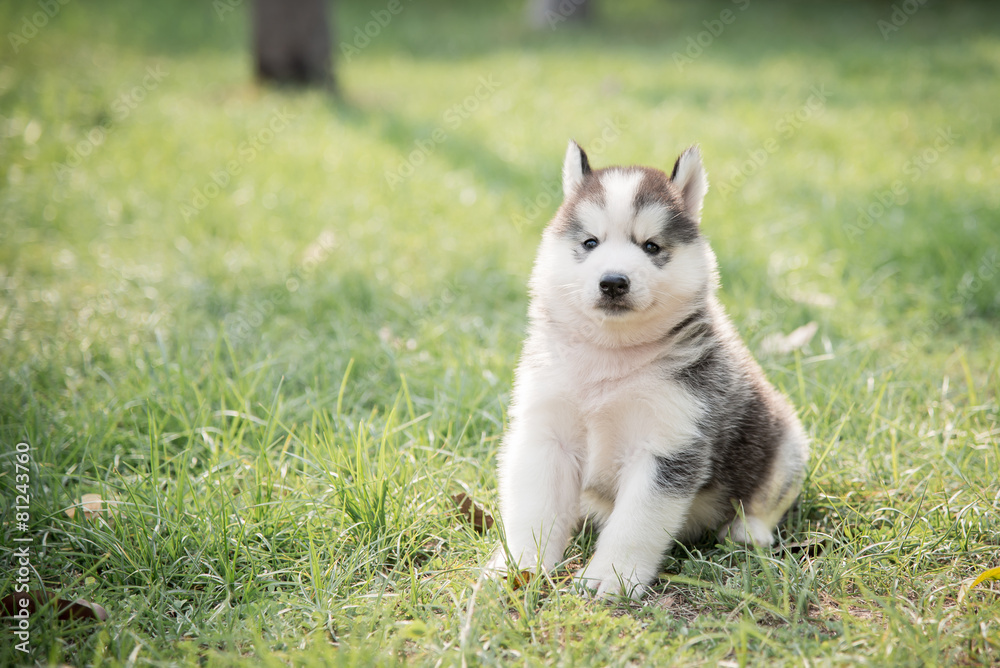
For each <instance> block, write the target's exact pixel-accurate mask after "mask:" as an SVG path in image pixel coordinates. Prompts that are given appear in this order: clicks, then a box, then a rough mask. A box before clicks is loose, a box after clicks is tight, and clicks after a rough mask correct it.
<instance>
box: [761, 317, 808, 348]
mask: <svg viewBox="0 0 1000 668" xmlns="http://www.w3.org/2000/svg"><path fill="white" fill-rule="evenodd" d="M817 331H819V325H818V324H817V323H816V322H815V321H813V322H810V323H808V324H805V325H802V326H801V327H799V328H798V329H795V330H792V331H791V332H789V333H788V334H787V335H786V334H781V333H775V334H769V335H768V336H766V337H764V340H763V341H761V342H760V351H761V352H762V353H764V354H765V355H783V354H786V353H790V352H792V351H793V350H799V349H800V348H804V347H806V346H807V345H808V344H809V342H810V341H812V338H813V337H814V336H816V332H817Z"/></svg>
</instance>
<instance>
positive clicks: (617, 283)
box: [601, 274, 628, 298]
mask: <svg viewBox="0 0 1000 668" xmlns="http://www.w3.org/2000/svg"><path fill="white" fill-rule="evenodd" d="M601 292H603V293H604V294H606V295H607V296H609V297H612V298H614V297H621V296H622V295H626V294H628V276H625V275H623V274H604V276H602V277H601Z"/></svg>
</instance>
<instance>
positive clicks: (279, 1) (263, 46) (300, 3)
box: [253, 0, 334, 88]
mask: <svg viewBox="0 0 1000 668" xmlns="http://www.w3.org/2000/svg"><path fill="white" fill-rule="evenodd" d="M253 33H254V60H255V64H256V68H257V77H258V78H259V79H261V80H263V81H274V82H278V83H293V84H319V85H322V86H326V87H329V88H333V87H334V77H333V60H332V56H331V53H330V28H329V23H328V19H327V12H326V3H325V2H324V0H256V1H255V2H254V12H253Z"/></svg>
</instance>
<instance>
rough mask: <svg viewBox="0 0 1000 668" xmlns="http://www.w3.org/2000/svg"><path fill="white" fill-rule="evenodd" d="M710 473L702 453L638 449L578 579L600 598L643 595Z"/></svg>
mask: <svg viewBox="0 0 1000 668" xmlns="http://www.w3.org/2000/svg"><path fill="white" fill-rule="evenodd" d="M706 475H707V462H706V461H705V460H704V458H703V457H702V456H701V455H700V453H697V452H694V451H691V452H680V453H673V454H671V455H666V456H663V455H654V454H652V453H650V452H638V453H637V454H636V457H635V458H634V459H633V460H632V461H631V462H630V463H629V464H628V465H627V466H626V467H625V468H623V470H622V472H621V478H620V480H619V486H618V494H617V496H616V498H615V506H614V510H613V511H612V513H611V515H610V517H609V518H608V521H607V523H606V524H605V526H604V527H603V528H602V529H601V533H600V536H599V537H598V539H597V548H596V549H595V551H594V556H593V558H592V559H591V560H590V563H589V564H587V566H586V567H585V568H583V569H582V570H581V571H580V572H579V573H577V578H578V580H579V581H580V582H582V584H584V585H585V586H586V587H588V588H590V589H596V590H597V595H598V596H608V595H610V594H619V593H623V594H625V595H628V596H631V597H632V598H636V599H637V598H639V597H640V596H642V594H643V590H644V587H645V585H647V584H649V583H650V582H652V581H653V579H654V578H655V577H656V574H657V572H658V571H659V566H660V562H661V561H662V559H663V556H664V554H666V552H667V550H668V549H670V547H671V545H673V541H674V539H675V538H676V536H677V535H679V534H680V532H681V531H682V530H683V528H684V525H685V523H686V521H687V515H688V511H689V510H690V508H691V503H692V501H693V500H694V497H695V494H696V493H697V490H698V488H699V487H700V486H701V484H702V483H703V481H704V478H705V476H706Z"/></svg>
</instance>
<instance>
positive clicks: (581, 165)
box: [563, 139, 590, 199]
mask: <svg viewBox="0 0 1000 668" xmlns="http://www.w3.org/2000/svg"><path fill="white" fill-rule="evenodd" d="M587 174H590V162H589V161H588V160H587V154H586V153H584V152H583V149H582V148H580V145H579V144H577V143H576V142H575V141H573V140H572V139H570V140H569V146H567V147H566V160H565V161H563V197H564V198H565V199H569V198H570V197H571V196H572V195H573V193H575V192H576V190H577V188H579V187H580V184H581V183H583V177H585V176H586V175H587Z"/></svg>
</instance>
